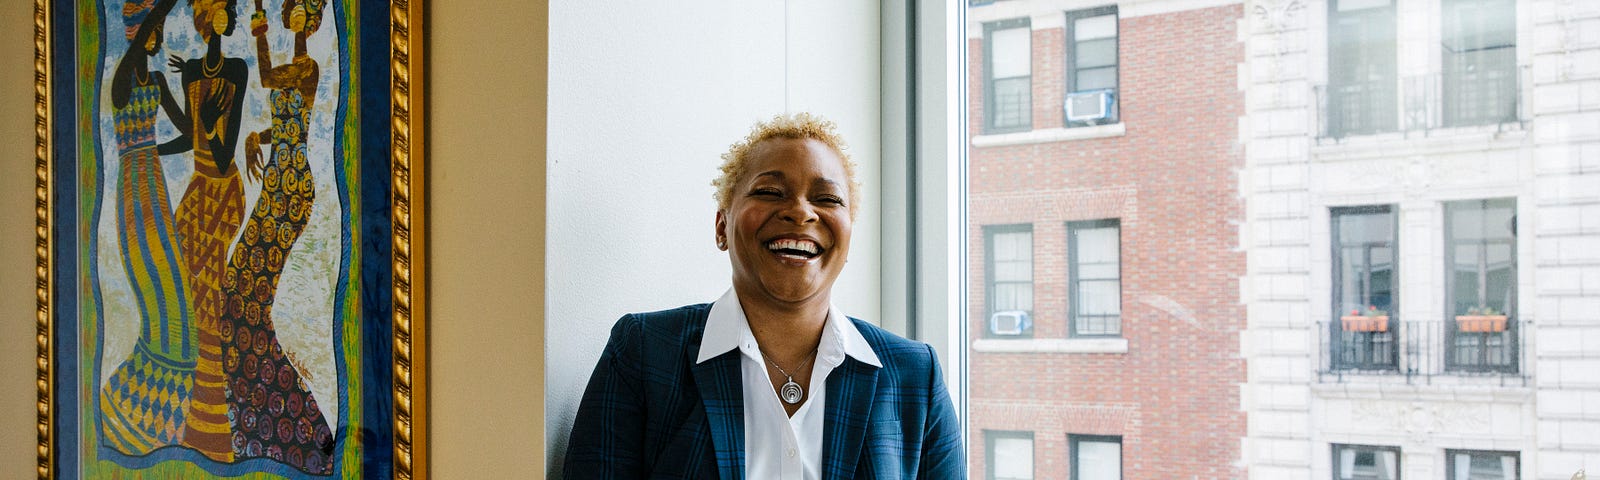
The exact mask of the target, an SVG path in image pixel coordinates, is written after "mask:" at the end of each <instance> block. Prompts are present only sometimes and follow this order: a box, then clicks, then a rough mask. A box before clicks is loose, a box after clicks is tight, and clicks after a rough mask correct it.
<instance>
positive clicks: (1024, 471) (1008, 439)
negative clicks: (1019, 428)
mask: <svg viewBox="0 0 1600 480" xmlns="http://www.w3.org/2000/svg"><path fill="white" fill-rule="evenodd" d="M983 437H984V442H985V443H986V444H987V445H986V446H987V449H988V454H989V455H988V456H987V457H986V458H988V459H989V468H988V470H989V478H990V480H1032V479H1033V432H1004V431H993V430H985V431H984V432H983Z"/></svg>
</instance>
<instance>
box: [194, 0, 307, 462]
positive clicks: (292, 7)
mask: <svg viewBox="0 0 1600 480" xmlns="http://www.w3.org/2000/svg"><path fill="white" fill-rule="evenodd" d="M255 3H256V11H255V14H254V15H253V16H252V18H251V22H250V29H251V33H252V34H253V35H255V37H256V66H257V67H258V69H259V72H260V74H261V85H262V86H265V87H267V88H270V89H272V91H271V93H270V97H269V98H270V101H271V106H272V109H271V112H272V126H271V127H270V128H268V129H266V130H263V131H261V132H252V133H250V134H249V135H248V136H247V137H246V138H245V144H244V148H245V157H246V161H247V162H248V165H249V169H248V173H249V174H250V175H251V176H253V177H255V178H257V179H259V180H260V182H261V197H260V199H258V200H256V204H255V209H254V211H253V212H251V214H250V220H249V222H248V223H246V224H245V227H244V235H243V236H241V237H240V238H239V243H238V245H236V246H235V247H234V249H233V254H232V256H231V257H230V258H229V260H228V267H227V272H226V274H225V275H224V276H223V280H222V291H223V298H224V299H225V300H226V302H227V304H226V308H225V309H224V310H223V313H222V324H221V327H222V349H223V358H224V360H223V368H224V369H225V370H226V371H227V374H228V381H229V386H230V387H231V389H232V390H231V391H232V393H233V395H232V396H231V397H230V398H229V409H228V411H229V413H230V414H231V415H232V418H233V448H234V455H235V457H236V458H239V459H245V458H257V457H267V458H272V459H274V460H277V461H280V462H284V463H287V464H289V465H290V466H293V467H294V468H298V469H301V470H304V471H305V472H307V473H312V474H327V473H332V471H333V455H332V453H333V435H332V433H331V432H330V430H329V428H328V422H327V420H326V419H324V418H323V415H322V410H321V409H319V408H318V407H317V401H316V399H315V398H313V395H312V393H311V389H310V388H308V387H307V386H306V383H305V380H304V379H303V378H302V377H304V375H305V374H304V373H303V371H302V370H300V369H299V366H298V365H296V364H295V359H294V358H293V357H291V356H289V355H286V354H285V352H284V350H283V347H282V346H281V345H280V344H279V343H278V334H277V330H276V329H275V328H274V326H273V325H274V324H273V318H272V306H273V302H274V300H275V298H276V296H277V292H278V280H279V278H280V276H281V275H282V274H283V267H284V262H285V261H286V260H287V259H288V256H289V252H290V251H291V250H292V249H293V248H294V245H295V241H296V240H298V239H299V238H300V234H301V233H302V232H304V231H305V228H306V223H307V221H308V220H309V218H310V216H311V207H312V201H313V200H314V199H315V198H316V190H315V188H314V183H313V182H312V177H311V167H310V165H309V164H308V163H307V161H306V137H307V131H306V130H307V128H309V127H310V119H311V109H312V104H313V101H314V100H315V99H316V97H317V83H318V82H319V80H320V78H321V77H320V75H319V70H318V67H317V62H316V61H315V60H312V59H311V57H310V56H308V55H307V54H306V36H308V35H310V34H311V33H312V32H315V31H316V30H317V27H318V26H319V25H320V24H321V21H322V7H323V5H324V1H323V0H285V1H284V3H283V10H282V19H283V26H284V27H285V28H287V29H288V30H289V31H291V32H294V57H293V58H292V59H290V61H289V63H288V64H285V65H278V66H274V65H273V62H272V52H271V50H270V49H269V48H268V45H267V37H266V33H267V20H266V12H265V11H264V10H263V9H262V7H261V0H256V2H255ZM264 140H265V141H267V142H270V146H271V148H272V158H271V160H269V161H268V162H267V164H266V166H265V167H264V168H263V167H262V166H261V157H262V152H261V147H262V143H263V141H264Z"/></svg>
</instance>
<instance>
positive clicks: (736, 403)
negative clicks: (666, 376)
mask: <svg viewBox="0 0 1600 480" xmlns="http://www.w3.org/2000/svg"><path fill="white" fill-rule="evenodd" d="M693 372H694V383H695V386H696V387H698V388H699V389H700V401H701V402H702V403H704V404H705V409H706V423H707V424H708V425H710V427H711V442H712V448H713V449H714V450H715V451H716V454H717V471H718V472H719V473H720V475H719V476H720V477H721V478H724V479H727V480H741V479H743V478H744V387H743V386H744V381H743V379H742V377H741V376H740V370H739V351H738V350H729V351H728V352H727V353H724V354H722V355H719V356H717V357H715V358H712V359H710V360H706V361H704V362H701V363H698V364H695V366H694V369H693Z"/></svg>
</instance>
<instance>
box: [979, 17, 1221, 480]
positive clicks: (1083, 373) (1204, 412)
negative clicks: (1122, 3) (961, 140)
mask: <svg viewBox="0 0 1600 480" xmlns="http://www.w3.org/2000/svg"><path fill="white" fill-rule="evenodd" d="M1034 1H1037V0H1034ZM976 8H983V7H976ZM1124 8H1125V7H1124ZM1062 13H1063V14H1065V12H1062ZM1242 14H1243V7H1242V6H1240V5H1229V6H1222V7H1216V8H1208V9H1201V10H1187V11H1179V12H1173V13H1160V14H1151V15H1141V16H1135V17H1128V16H1126V15H1125V14H1124V15H1123V17H1122V18H1121V19H1120V21H1119V39H1118V42H1119V59H1118V62H1119V66H1120V69H1121V71H1120V75H1119V77H1120V78H1119V87H1120V96H1121V98H1120V99H1119V103H1120V116H1121V121H1122V124H1123V127H1124V128H1125V132H1126V133H1125V134H1123V135H1120V136H1109V137H1103V138H1093V139H1084V140H1067V141H1056V142H1043V143H1023V144H1015V145H1006V146H996V147H975V148H972V149H971V155H970V164H969V174H970V177H969V179H970V180H969V181H970V185H969V188H970V194H971V197H970V203H969V215H970V222H971V223H970V224H969V228H968V235H969V238H968V242H969V245H971V255H969V257H968V258H969V260H968V262H969V264H968V268H969V269H970V270H969V272H970V273H969V278H970V279H971V283H970V286H969V288H970V290H969V292H970V295H969V298H970V299H971V301H970V311H969V312H968V318H969V319H970V324H969V325H968V330H967V331H968V332H969V337H970V338H969V340H978V339H983V338H985V330H984V329H985V327H986V324H985V322H986V321H987V318H986V313H987V306H986V305H985V302H986V296H985V288H986V287H985V278H986V275H985V273H986V272H985V249H986V248H987V246H986V245H985V243H984V242H985V235H984V227H985V226H990V225H1016V224H1031V225H1032V230H1033V282H1034V283H1033V322H1034V332H1033V338H1034V339H1060V338H1067V336H1068V335H1067V317H1068V309H1069V306H1070V302H1069V299H1068V298H1067V285H1068V278H1067V276H1068V271H1069V270H1068V259H1067V242H1066V233H1067V226H1066V223H1067V222H1069V221H1078V220H1096V219H1109V218H1115V219H1119V220H1120V226H1121V256H1120V262H1121V289H1122V295H1121V305H1122V338H1125V339H1126V340H1127V345H1128V346H1127V352H1126V353H992V352H980V351H970V352H969V354H970V357H969V358H970V374H971V380H970V384H969V395H970V397H969V398H970V408H969V415H970V419H969V420H970V423H969V428H970V431H971V433H972V437H971V441H970V443H969V447H968V449H969V451H968V458H969V459H970V462H969V463H970V466H969V468H970V473H971V478H974V479H981V478H986V474H987V465H986V462H987V461H988V459H987V458H986V451H985V450H986V443H987V442H986V439H985V431H989V430H995V431H1027V432H1032V433H1033V435H1034V453H1033V459H1034V478H1039V479H1065V478H1069V472H1070V466H1069V465H1068V462H1069V459H1068V435H1071V434H1092V435H1118V436H1121V437H1122V449H1123V450H1122V462H1123V463H1122V471H1123V478H1126V479H1175V478H1183V479H1189V478H1243V477H1244V476H1245V472H1244V467H1243V465H1242V463H1241V461H1240V458H1241V454H1240V439H1241V438H1243V437H1244V436H1245V414H1244V412H1243V411H1241V408H1240V403H1239V385H1240V384H1241V383H1243V382H1244V380H1245V364H1244V360H1243V359H1242V357H1241V356H1240V355H1239V332H1240V331H1241V330H1242V329H1243V328H1244V323H1245V308H1244V306H1243V305H1241V304H1240V302H1239V298H1240V296H1239V279H1240V277H1241V276H1242V275H1243V274H1244V272H1245V255H1244V253H1243V252H1242V251H1241V250H1240V249H1239V247H1238V245H1239V243H1240V242H1239V239H1238V233H1239V230H1238V224H1239V222H1240V220H1241V219H1242V218H1243V216H1244V210H1243V203H1242V201H1241V200H1240V198H1239V194H1238V192H1237V189H1238V185H1239V183H1238V173H1237V172H1238V170H1239V169H1240V168H1242V166H1243V158H1244V157H1243V151H1242V147H1241V146H1240V143H1239V140H1238V139H1239V135H1238V118H1239V116H1240V115H1241V114H1242V112H1243V111H1244V105H1243V102H1244V95H1243V93H1242V92H1241V91H1240V89H1239V80H1238V75H1239V70H1238V69H1239V65H1240V63H1241V62H1242V61H1243V58H1244V45H1243V44H1242V43H1240V41H1239V36H1238V28H1239V22H1240V19H1241V15H1242ZM1039 24H1040V22H1035V23H1034V28H1035V30H1033V32H1032V50H1033V55H1032V62H1033V64H1032V91H1031V95H1032V112H1033V128H1034V129H1035V130H1045V129H1059V128H1061V127H1062V124H1063V115H1062V107H1061V104H1062V100H1063V97H1064V96H1065V92H1064V86H1063V83H1062V77H1064V76H1065V71H1064V69H1065V67H1064V62H1065V61H1066V58H1065V53H1064V52H1065V46H1064V43H1063V42H1064V39H1065V35H1064V33H1063V32H1064V30H1063V29H1062V28H1061V27H1060V26H1054V27H1043V28H1041V27H1040V26H1039ZM979 31H981V30H979ZM967 47H968V51H969V52H971V54H970V63H969V64H968V69H967V71H968V77H967V80H968V85H969V90H968V92H967V95H968V98H969V99H970V109H969V112H968V115H969V116H968V122H969V125H971V130H972V134H973V135H974V136H981V135H982V133H983V128H984V110H983V101H984V68H983V67H984V64H983V52H984V49H983V40H982V39H981V38H974V39H969V41H968V45H967ZM1035 133H1038V132H1035ZM992 138H993V137H989V139H992Z"/></svg>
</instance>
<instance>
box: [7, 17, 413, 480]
mask: <svg viewBox="0 0 1600 480" xmlns="http://www.w3.org/2000/svg"><path fill="white" fill-rule="evenodd" d="M421 20H422V5H421V1H420V0H410V1H407V0H393V1H389V2H379V1H369V0H35V36H34V41H35V49H36V52H37V54H36V59H35V70H36V73H37V75H36V85H35V95H36V100H37V109H36V112H37V113H36V115H37V122H36V131H37V135H38V145H37V150H36V155H37V162H38V164H37V165H38V166H37V170H38V171H37V174H38V178H37V202H38V205H37V212H38V229H37V235H38V249H37V251H38V276H39V278H38V298H39V303H38V318H37V322H38V345H39V358H38V360H39V362H38V364H39V381H38V387H39V392H38V393H39V419H38V422H39V431H38V434H39V459H38V461H39V465H38V474H39V478H41V479H54V478H61V479H78V478H86V479H93V478H119V479H121V478H224V477H226V478H283V479H323V478H400V479H406V478H420V477H424V476H425V472H426V470H427V469H426V464H425V459H426V456H427V448H426V442H425V440H424V439H425V438H426V431H425V428H426V424H427V422H426V415H425V413H426V405H425V399H426V389H425V386H426V378H425V375H424V373H423V372H424V371H425V365H426V362H425V358H424V355H425V351H426V350H425V348H424V347H425V345H424V339H425V335H424V332H423V329H422V326H423V318H422V312H423V311H424V309H423V301H422V300H423V298H424V292H423V291H422V285H423V284H424V282H423V281H422V280H423V278H424V275H425V272H424V269H423V266H424V262H423V261H422V258H421V252H422V251H423V246H424V245H423V239H424V235H423V232H422V228H421V227H422V225H423V215H422V211H421V207H422V205H424V201H423V195H422V193H423V184H422V183H423V182H422V179H423V176H422V173H421V172H422V155H421V153H422V152H423V148H422V142H421V132H422V118H423V117H422V115H423V112H422V105H423V102H422V98H421V95H422V93H421V92H422V91H423V88H422V85H421V82H422V78H423V75H422V62H421V61H420V59H421V45H422V43H421V38H420V37H421V36H420V35H412V32H420V31H421V30H420V28H419V25H420V22H421Z"/></svg>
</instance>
